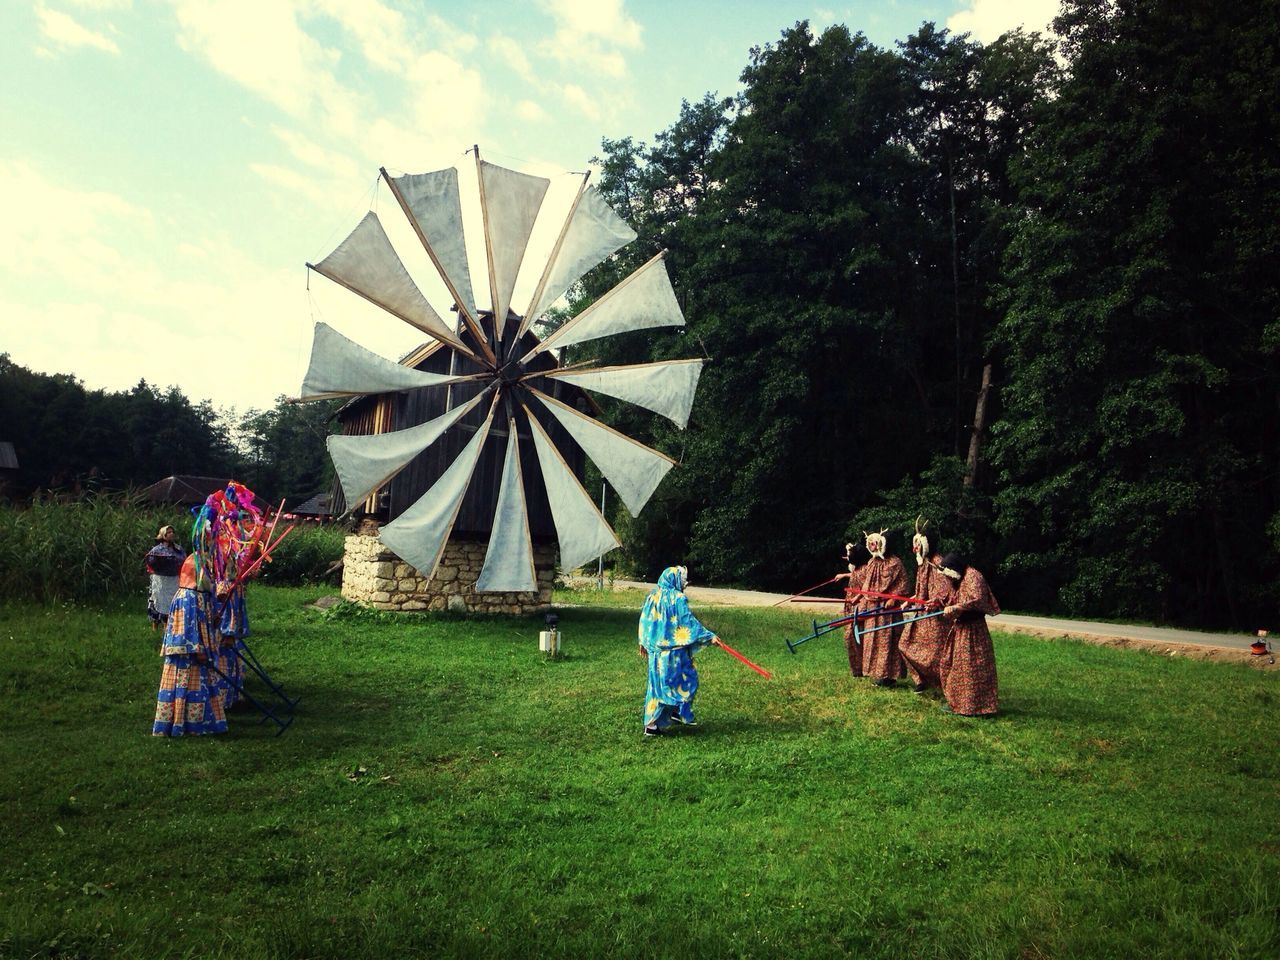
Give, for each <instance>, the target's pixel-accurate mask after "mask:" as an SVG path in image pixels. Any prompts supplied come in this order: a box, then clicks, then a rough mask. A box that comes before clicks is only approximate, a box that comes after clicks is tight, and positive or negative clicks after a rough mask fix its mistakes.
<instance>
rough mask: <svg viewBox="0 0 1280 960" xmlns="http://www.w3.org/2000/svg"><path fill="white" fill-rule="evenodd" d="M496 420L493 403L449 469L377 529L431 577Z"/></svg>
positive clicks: (391, 546)
mask: <svg viewBox="0 0 1280 960" xmlns="http://www.w3.org/2000/svg"><path fill="white" fill-rule="evenodd" d="M492 424H493V407H490V408H489V416H488V417H487V418H486V419H485V422H484V426H483V427H481V428H480V429H479V430H477V431H476V435H475V436H474V437H472V438H471V442H470V443H468V444H467V445H466V447H464V448H463V450H462V453H460V454H458V458H457V459H456V460H454V461H453V463H451V464H450V465H449V469H448V470H446V471H445V472H444V474H443V475H442V476H441V477H440V479H439V480H437V481H436V482H435V483H434V484H432V486H431V489H430V490H428V491H427V492H426V493H424V494H423V495H422V496H421V497H420V498H419V499H418V501H417V502H416V503H414V505H413V506H411V507H410V508H409V509H408V510H406V511H405V512H404V513H402V514H400V516H398V517H396V518H395V519H394V520H392V521H391V522H390V523H388V524H387V525H386V526H385V527H383V528H382V529H381V530H379V531H378V536H379V537H380V538H381V540H382V542H383V543H385V544H386V545H387V546H388V547H390V548H391V550H392V551H394V552H395V554H396V555H397V556H398V557H400V559H402V560H404V561H405V562H406V563H410V564H412V565H413V566H414V567H416V568H417V570H418V572H419V573H421V574H422V575H423V576H424V577H426V578H427V579H428V580H430V579H431V578H432V577H433V576H435V573H436V565H437V564H439V562H440V554H441V553H443V552H444V544H445V541H446V540H447V539H449V532H450V531H451V530H453V523H454V521H455V520H456V519H457V518H458V509H459V508H460V507H461V506H462V498H463V496H464V495H465V494H466V492H467V485H468V484H470V483H471V475H472V474H473V473H474V472H475V469H476V461H478V460H479V459H480V451H481V450H482V449H483V448H484V441H485V438H486V437H488V436H489V428H490V426H492Z"/></svg>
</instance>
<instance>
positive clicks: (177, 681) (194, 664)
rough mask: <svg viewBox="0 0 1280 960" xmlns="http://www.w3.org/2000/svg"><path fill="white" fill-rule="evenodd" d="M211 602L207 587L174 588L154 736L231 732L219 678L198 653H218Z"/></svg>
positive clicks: (165, 641)
mask: <svg viewBox="0 0 1280 960" xmlns="http://www.w3.org/2000/svg"><path fill="white" fill-rule="evenodd" d="M209 605H210V598H209V594H208V593H207V592H205V591H202V590H196V589H194V588H192V587H180V588H179V589H178V592H177V593H176V594H174V597H173V603H172V605H171V606H170V607H169V619H168V622H167V623H166V625H165V631H164V639H163V640H162V641H161V646H160V653H161V654H162V655H163V657H164V667H163V669H162V670H161V672H160V689H159V692H158V693H157V694H156V715H155V720H154V721H153V722H152V725H151V733H152V735H154V736H157V737H181V736H193V735H200V734H211V733H226V732H227V719H226V714H225V713H224V710H223V700H222V692H221V690H220V688H219V686H218V683H217V681H218V679H219V678H218V676H217V674H216V673H214V671H213V670H211V669H210V668H209V667H208V666H206V665H205V664H203V663H200V662H199V660H198V659H197V658H196V653H197V652H202V653H203V654H204V655H205V656H206V657H208V658H210V659H212V658H213V657H215V656H216V655H217V654H216V647H215V645H214V640H213V637H212V634H211V631H210V629H209Z"/></svg>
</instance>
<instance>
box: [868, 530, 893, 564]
mask: <svg viewBox="0 0 1280 960" xmlns="http://www.w3.org/2000/svg"><path fill="white" fill-rule="evenodd" d="M887 529H889V528H888V527H885V530H887ZM884 534H885V531H884V530H881V531H880V532H879V533H867V531H865V530H863V531H862V535H863V536H864V537H866V538H867V541H866V542H867V552H868V553H869V554H871V556H873V557H875V558H876V559H877V560H883V559H884V551H885V547H887V546H888V545H889V544H888V541H886V540H885V538H884Z"/></svg>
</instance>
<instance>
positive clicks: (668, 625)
mask: <svg viewBox="0 0 1280 960" xmlns="http://www.w3.org/2000/svg"><path fill="white" fill-rule="evenodd" d="M688 583H689V571H688V570H686V569H685V568H684V567H667V569H665V570H663V571H662V576H660V577H659V578H658V585H657V587H656V588H655V589H654V590H653V592H652V593H650V594H649V596H647V597H645V601H644V607H642V608H641V610H640V627H639V631H638V633H639V638H640V653H641V655H642V656H645V657H647V658H648V660H649V686H648V689H647V690H646V691H645V699H644V734H645V736H646V737H656V736H658V735H659V734H660V733H662V732H663V731H664V730H666V729H667V728H668V727H669V726H671V724H673V723H682V724H684V725H685V726H693V725H694V724H695V723H696V721H695V720H694V718H693V698H694V696H695V695H696V694H697V692H698V671H697V670H696V669H695V668H694V665H693V654H694V652H695V651H697V650H700V649H701V648H703V647H705V646H706V645H707V644H709V643H711V642H712V641H713V640H715V639H716V635H715V634H714V633H712V632H711V631H710V630H708V629H707V628H706V627H704V626H703V625H702V624H701V623H699V622H698V618H697V617H695V616H694V615H693V613H692V612H690V610H689V600H688V598H686V597H685V595H684V589H685V587H686V586H688Z"/></svg>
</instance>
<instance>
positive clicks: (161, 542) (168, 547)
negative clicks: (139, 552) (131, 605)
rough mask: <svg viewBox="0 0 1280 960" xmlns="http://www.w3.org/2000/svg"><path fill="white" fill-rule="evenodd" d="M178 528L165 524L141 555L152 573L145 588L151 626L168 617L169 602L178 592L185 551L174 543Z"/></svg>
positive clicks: (159, 624)
mask: <svg viewBox="0 0 1280 960" xmlns="http://www.w3.org/2000/svg"><path fill="white" fill-rule="evenodd" d="M176 537H177V532H176V531H175V530H174V529H173V527H171V526H164V527H161V528H160V531H159V532H158V533H157V534H156V543H155V546H154V547H152V548H151V549H150V550H148V551H147V555H146V556H145V557H144V558H143V563H145V564H146V568H147V573H148V574H150V575H151V588H150V590H149V591H148V592H147V617H148V618H149V619H150V620H151V629H152V630H158V629H160V628H161V627H163V626H164V625H165V623H166V622H167V621H168V619H169V605H170V604H171V603H173V595H174V594H175V593H177V592H178V571H179V570H181V569H182V561H183V560H185V559H186V556H187V555H186V552H185V551H184V550H183V549H182V548H181V547H180V546H178V544H177V543H175V542H174V541H175V538H176Z"/></svg>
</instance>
